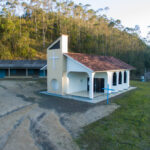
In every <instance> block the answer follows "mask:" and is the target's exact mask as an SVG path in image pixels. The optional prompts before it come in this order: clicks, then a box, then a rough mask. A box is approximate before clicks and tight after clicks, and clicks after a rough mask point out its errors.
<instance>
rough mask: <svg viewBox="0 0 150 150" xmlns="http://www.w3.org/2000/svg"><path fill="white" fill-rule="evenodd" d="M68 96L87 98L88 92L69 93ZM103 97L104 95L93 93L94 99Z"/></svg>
mask: <svg viewBox="0 0 150 150" xmlns="http://www.w3.org/2000/svg"><path fill="white" fill-rule="evenodd" d="M69 95H72V96H80V97H89V92H88V91H80V92H74V93H70V94H69ZM104 95H105V94H104V93H100V92H94V97H97V96H104Z"/></svg>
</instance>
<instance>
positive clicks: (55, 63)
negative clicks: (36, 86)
mask: <svg viewBox="0 0 150 150" xmlns="http://www.w3.org/2000/svg"><path fill="white" fill-rule="evenodd" d="M64 53H68V35H61V36H60V37H59V38H58V39H57V40H56V41H55V42H53V43H52V44H51V45H50V46H49V47H48V48H47V91H48V92H49V93H54V94H59V95H63V94H65V93H66V86H65V85H66V84H65V83H66V82H67V78H66V67H67V65H66V64H67V63H66V57H65V56H64V55H63V54H64Z"/></svg>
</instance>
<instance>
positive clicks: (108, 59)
mask: <svg viewBox="0 0 150 150" xmlns="http://www.w3.org/2000/svg"><path fill="white" fill-rule="evenodd" d="M65 55H67V56H69V57H71V58H73V59H74V60H76V61H78V62H80V63H81V64H83V65H85V66H86V67H88V68H90V69H91V70H93V71H108V70H120V69H127V70H133V69H135V68H134V67H132V66H130V65H129V64H127V63H125V62H123V61H121V60H119V59H116V58H114V57H112V56H96V55H89V54H83V53H66V54H65Z"/></svg>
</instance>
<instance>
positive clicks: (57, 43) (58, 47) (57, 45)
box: [49, 41, 60, 50]
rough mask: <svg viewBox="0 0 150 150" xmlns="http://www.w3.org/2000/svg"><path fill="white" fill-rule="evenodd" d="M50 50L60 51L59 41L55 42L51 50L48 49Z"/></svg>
mask: <svg viewBox="0 0 150 150" xmlns="http://www.w3.org/2000/svg"><path fill="white" fill-rule="evenodd" d="M49 49H50V50H52V49H60V41H58V42H56V43H55V44H54V45H53V46H52V47H51V48H49Z"/></svg>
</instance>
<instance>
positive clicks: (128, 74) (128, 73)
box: [127, 70, 130, 87]
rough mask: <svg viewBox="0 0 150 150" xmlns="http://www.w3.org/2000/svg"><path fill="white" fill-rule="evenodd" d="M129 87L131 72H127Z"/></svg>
mask: <svg viewBox="0 0 150 150" xmlns="http://www.w3.org/2000/svg"><path fill="white" fill-rule="evenodd" d="M127 85H128V87H130V70H128V71H127Z"/></svg>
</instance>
